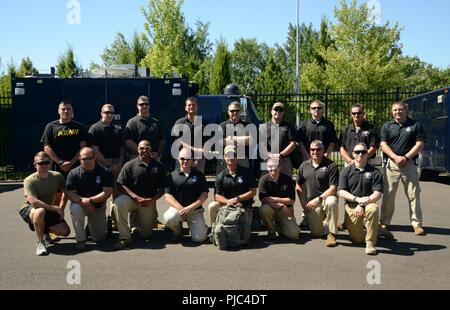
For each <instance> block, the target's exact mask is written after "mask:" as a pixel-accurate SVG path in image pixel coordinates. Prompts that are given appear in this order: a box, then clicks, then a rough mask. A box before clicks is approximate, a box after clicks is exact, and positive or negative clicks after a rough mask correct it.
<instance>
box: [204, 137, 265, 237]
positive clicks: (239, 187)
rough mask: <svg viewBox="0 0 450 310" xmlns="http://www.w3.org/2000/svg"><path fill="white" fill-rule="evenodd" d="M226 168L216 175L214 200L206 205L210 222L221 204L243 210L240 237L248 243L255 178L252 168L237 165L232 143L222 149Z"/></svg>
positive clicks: (215, 216) (255, 186)
mask: <svg viewBox="0 0 450 310" xmlns="http://www.w3.org/2000/svg"><path fill="white" fill-rule="evenodd" d="M223 154H224V157H225V163H226V168H225V169H224V170H223V171H222V172H220V173H219V174H218V175H217V177H216V183H215V195H214V200H215V201H213V202H211V203H210V204H209V205H208V213H209V217H210V220H211V223H214V222H215V221H216V218H217V214H218V213H219V208H220V207H221V206H226V205H233V206H235V207H240V208H243V209H244V210H245V213H244V214H243V221H242V222H241V225H242V226H241V229H242V233H241V237H242V240H244V244H250V237H251V229H250V228H251V225H252V217H253V211H252V204H253V197H254V196H255V195H256V188H257V184H256V179H255V177H254V174H253V172H252V170H250V169H249V168H247V167H243V166H240V165H238V158H237V151H236V147H235V146H234V145H227V146H226V147H225V149H224V151H223Z"/></svg>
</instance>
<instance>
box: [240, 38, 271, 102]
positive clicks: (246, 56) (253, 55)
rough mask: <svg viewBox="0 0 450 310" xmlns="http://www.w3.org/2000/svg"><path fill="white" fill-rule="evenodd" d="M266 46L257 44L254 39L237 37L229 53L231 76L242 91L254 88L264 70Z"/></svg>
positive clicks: (246, 91) (248, 91)
mask: <svg viewBox="0 0 450 310" xmlns="http://www.w3.org/2000/svg"><path fill="white" fill-rule="evenodd" d="M268 49H269V48H268V46H267V45H266V44H258V42H257V41H256V39H243V38H241V39H239V40H238V41H236V42H235V43H234V49H233V52H232V53H231V59H232V61H231V77H232V80H233V83H235V84H237V85H238V86H239V88H240V90H241V92H242V93H250V92H252V91H254V90H255V84H256V79H257V78H258V76H259V75H260V74H261V73H262V72H263V71H264V67H265V65H266V61H267V57H268Z"/></svg>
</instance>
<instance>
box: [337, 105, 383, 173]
mask: <svg viewBox="0 0 450 310" xmlns="http://www.w3.org/2000/svg"><path fill="white" fill-rule="evenodd" d="M350 114H351V118H352V123H351V124H349V125H348V126H347V127H345V128H344V129H342V132H341V135H340V137H339V145H340V146H341V147H340V149H339V151H340V153H341V156H342V158H343V159H344V160H345V164H346V166H349V165H351V164H353V162H354V158H353V157H352V151H353V148H354V147H355V145H356V144H357V143H360V142H362V143H365V144H366V145H367V146H369V150H368V153H367V156H368V158H369V159H374V158H375V156H376V152H377V148H378V146H379V144H380V141H379V140H380V139H379V137H378V133H377V130H376V129H375V127H374V126H373V125H372V124H370V123H369V122H367V121H366V120H365V119H364V115H365V113H364V107H363V105H362V104H360V103H356V104H354V105H353V106H352V108H351V111H350Z"/></svg>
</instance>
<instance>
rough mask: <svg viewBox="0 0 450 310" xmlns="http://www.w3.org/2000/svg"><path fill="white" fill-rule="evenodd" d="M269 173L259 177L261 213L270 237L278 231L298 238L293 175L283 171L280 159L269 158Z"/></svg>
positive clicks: (292, 237)
mask: <svg viewBox="0 0 450 310" xmlns="http://www.w3.org/2000/svg"><path fill="white" fill-rule="evenodd" d="M267 169H268V170H269V173H267V174H266V175H264V176H263V177H262V178H261V179H259V185H258V188H259V200H260V201H261V207H260V208H259V214H260V216H261V219H262V220H263V222H264V224H265V226H266V227H267V229H268V236H269V239H275V238H276V232H275V231H278V234H280V235H283V236H284V237H286V238H288V239H291V240H298V238H299V235H300V229H299V227H298V226H297V223H296V221H295V216H294V203H295V185H294V181H293V180H292V177H290V176H288V175H286V174H283V173H281V172H280V171H281V169H280V165H279V161H278V160H276V159H273V158H269V160H268V161H267Z"/></svg>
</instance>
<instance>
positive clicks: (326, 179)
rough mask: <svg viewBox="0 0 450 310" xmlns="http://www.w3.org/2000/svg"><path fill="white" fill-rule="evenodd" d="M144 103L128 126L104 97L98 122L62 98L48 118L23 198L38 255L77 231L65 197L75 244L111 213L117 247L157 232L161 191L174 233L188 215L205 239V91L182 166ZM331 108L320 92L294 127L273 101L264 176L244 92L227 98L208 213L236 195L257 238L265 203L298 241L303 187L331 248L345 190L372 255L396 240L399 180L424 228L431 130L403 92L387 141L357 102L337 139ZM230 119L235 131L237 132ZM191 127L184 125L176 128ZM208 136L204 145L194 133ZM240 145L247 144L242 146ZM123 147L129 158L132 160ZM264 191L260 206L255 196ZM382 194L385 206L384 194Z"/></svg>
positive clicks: (192, 109)
mask: <svg viewBox="0 0 450 310" xmlns="http://www.w3.org/2000/svg"><path fill="white" fill-rule="evenodd" d="M137 109H138V113H137V115H136V116H135V117H133V118H131V119H130V120H129V121H128V122H127V124H126V127H125V128H124V129H123V130H121V129H120V127H117V126H114V124H113V122H112V121H113V118H114V113H115V111H114V107H113V106H112V105H111V104H105V105H103V106H102V108H101V113H100V116H101V118H100V120H99V121H98V122H97V123H95V124H93V125H92V126H91V127H90V129H89V130H88V131H86V130H85V128H84V126H83V125H82V124H81V123H78V122H76V121H74V120H73V119H72V118H73V108H72V105H71V103H70V102H69V101H62V102H61V103H60V104H59V107H58V113H59V116H60V117H59V119H58V120H55V121H53V122H51V123H49V124H47V126H46V128H45V130H44V133H43V136H42V142H43V144H44V150H43V151H40V152H38V153H37V154H36V155H35V156H34V166H35V168H36V172H35V173H33V174H32V175H30V176H28V177H27V178H26V179H25V180H24V192H25V201H24V203H23V206H22V208H21V210H20V215H21V216H22V218H23V219H24V221H25V222H26V223H27V224H28V225H29V227H30V229H31V230H33V231H36V236H37V239H38V244H37V249H36V254H37V255H46V254H48V249H47V247H48V243H49V242H51V241H52V240H51V239H52V238H51V236H52V235H56V236H67V235H68V234H69V233H70V229H69V226H68V225H67V223H66V222H65V220H64V208H65V206H66V204H67V201H68V200H69V201H70V205H69V209H70V213H71V217H72V222H73V227H74V230H75V235H76V241H77V243H76V245H75V247H76V248H77V249H78V250H83V249H85V248H86V239H87V231H88V232H89V234H90V235H91V238H92V240H93V241H96V242H101V241H103V240H105V239H106V237H107V220H106V219H107V217H108V216H110V217H112V218H113V219H114V222H115V225H116V227H117V230H118V231H119V241H118V242H117V243H116V244H115V245H114V248H115V249H116V250H121V249H125V248H128V247H129V246H130V245H131V244H132V235H135V236H137V237H140V238H143V239H149V238H150V237H151V235H152V232H153V228H154V226H155V223H156V222H157V218H158V212H157V208H156V203H157V201H158V200H159V199H160V198H161V197H162V196H164V200H165V202H166V203H167V204H168V205H169V208H168V210H167V211H165V212H164V214H163V219H164V223H165V225H166V227H168V228H169V229H170V230H171V231H172V233H173V235H172V241H173V242H179V241H180V239H181V237H182V232H183V230H182V224H183V222H184V221H186V222H187V224H188V227H189V231H190V235H191V238H192V240H193V241H194V242H198V243H202V242H204V241H205V240H206V239H207V237H208V236H207V235H208V227H207V225H206V222H205V218H204V216H203V213H204V209H203V205H204V203H205V201H206V200H207V198H208V193H209V190H208V185H207V182H206V178H205V175H204V170H205V156H204V154H205V152H207V150H205V148H204V145H205V140H206V139H204V136H203V128H204V125H203V124H202V123H201V122H200V123H199V122H198V119H197V118H196V117H197V116H198V115H199V103H198V101H197V99H196V98H194V97H190V98H188V99H187V100H186V103H185V111H186V116H185V117H183V118H181V119H179V120H178V121H177V122H176V123H175V124H176V125H177V124H178V126H181V128H182V129H186V130H188V131H189V135H188V136H189V137H190V138H189V139H181V140H182V141H181V143H180V147H179V148H178V154H177V155H176V156H175V155H173V156H174V157H176V166H175V169H174V171H172V172H170V173H166V169H165V167H164V165H163V164H162V163H161V161H160V152H161V151H162V150H163V149H164V147H165V138H164V134H163V131H162V130H161V127H160V125H159V124H158V121H157V120H156V119H154V118H153V117H151V116H150V102H149V100H148V98H147V97H146V96H140V97H139V98H138V100H137ZM323 109H324V105H323V103H322V102H320V101H319V100H315V101H313V102H312V103H311V104H310V111H311V118H310V119H308V120H305V121H304V122H303V123H302V124H301V126H300V128H298V130H296V129H295V127H294V126H293V125H292V124H290V123H288V122H287V121H285V120H284V112H285V110H284V104H283V103H281V102H276V103H275V104H273V106H272V109H271V116H272V117H271V120H269V121H268V122H266V123H264V124H261V125H260V126H259V127H260V130H259V132H260V133H261V132H264V133H267V136H268V137H271V138H268V139H267V145H266V151H267V156H265V158H264V167H265V169H264V170H267V171H266V172H267V173H265V174H264V175H262V176H261V178H259V182H257V179H256V177H255V174H254V173H253V171H252V169H250V165H249V158H250V157H249V155H250V145H251V144H252V143H254V139H255V137H253V136H252V135H251V134H250V133H249V131H248V130H246V129H245V128H247V125H249V124H248V123H247V122H246V121H244V120H243V119H241V116H240V110H241V106H240V104H239V102H232V103H230V104H229V106H228V116H229V119H228V120H226V121H224V122H222V123H221V124H220V128H222V130H221V134H222V138H223V139H221V142H223V146H224V147H223V159H221V160H219V166H221V169H220V170H218V172H217V175H216V180H215V194H214V201H213V202H211V203H210V204H209V205H208V206H207V216H209V219H210V222H211V223H213V222H215V221H216V217H217V214H218V212H219V208H221V207H223V206H229V205H232V206H235V207H237V208H243V210H244V212H243V220H242V221H241V233H242V240H244V243H245V244H249V243H250V242H251V226H252V219H253V213H254V212H258V213H259V215H260V218H261V220H262V222H263V223H264V225H265V227H266V228H267V230H268V238H270V239H275V238H278V236H277V233H278V235H279V236H283V237H285V238H288V239H291V240H296V239H298V238H299V235H300V227H299V225H298V224H297V221H296V219H295V216H294V210H293V207H294V203H295V200H296V193H297V196H298V198H299V201H300V205H301V207H302V209H303V215H302V216H303V217H304V218H305V219H306V220H307V223H308V226H309V229H310V231H311V235H313V236H316V237H320V236H326V241H325V245H326V246H327V247H334V246H336V245H337V242H336V234H337V232H338V230H339V226H340V225H339V224H338V217H339V207H338V200H339V198H342V199H343V200H344V201H345V220H344V226H345V228H346V229H347V230H348V232H349V234H350V239H351V240H352V241H353V242H355V243H365V244H366V248H365V252H366V254H368V255H373V254H376V252H377V250H376V248H375V245H376V242H377V238H378V236H384V237H386V238H393V235H392V233H391V232H390V231H389V224H390V222H391V219H392V216H393V213H394V208H395V194H396V191H397V188H398V184H399V181H400V180H401V181H402V183H403V184H404V187H405V192H406V194H407V196H408V203H409V207H410V218H411V224H412V226H413V228H414V232H415V234H416V235H424V234H425V231H424V230H423V227H422V213H421V207H420V188H419V181H418V174H417V169H416V159H417V156H418V153H419V152H420V151H421V149H422V148H423V145H424V140H425V135H424V132H423V129H422V126H421V125H420V124H419V123H418V122H416V121H414V120H413V119H411V118H409V117H408V116H407V106H406V105H405V104H404V103H403V102H396V103H394V104H393V105H392V114H393V119H392V121H389V122H387V123H385V124H384V125H383V127H382V129H381V139H380V137H379V135H378V133H377V130H376V128H374V126H372V125H371V124H369V123H368V122H367V121H366V120H365V119H364V107H363V106H362V105H361V104H355V105H353V106H352V108H351V111H350V112H351V118H352V123H351V124H349V125H348V126H347V127H345V128H344V129H343V130H342V133H341V135H340V137H339V139H338V138H337V135H336V132H335V129H334V125H333V123H332V122H331V121H329V120H327V119H326V118H325V117H323V115H322V114H323ZM239 125H241V126H239ZM230 126H231V128H232V129H233V128H235V130H234V129H233V130H229V128H230ZM174 127H175V126H174ZM261 128H262V129H261ZM182 131H183V130H181V131H180V130H178V131H177V132H178V135H179V137H182V134H181V132H182ZM199 134H200V135H201V138H200V145H199V143H198V142H196V143H194V140H195V139H194V138H195V137H197V138H196V139H197V140H198V135H199ZM274 136H276V139H274ZM183 137H186V136H183ZM197 140H196V141H197ZM380 140H381V142H380ZM337 145H339V146H340V149H339V151H340V153H341V156H342V158H343V159H344V160H345V167H344V169H343V170H342V171H341V173H339V170H338V168H337V165H336V163H334V162H333V161H332V160H331V159H330V158H329V157H330V155H331V153H332V152H333V151H335V148H336V146H337ZM379 146H381V150H382V151H383V153H384V154H385V156H386V162H385V165H384V168H383V169H384V170H385V173H384V174H383V173H382V172H381V171H380V170H379V169H377V168H375V167H374V166H373V165H371V162H370V160H372V159H373V158H374V157H375V155H376V151H377V149H378V147H379ZM242 148H243V149H244V154H242V153H241V152H240V149H242ZM296 149H298V150H300V151H301V153H302V155H303V157H304V161H303V163H302V164H301V165H300V167H299V168H298V175H297V176H296V184H295V182H294V180H293V178H292V170H293V169H292V168H293V166H292V162H291V159H290V158H291V155H292V154H293V152H294V150H296ZM126 153H128V158H130V160H129V161H127V162H126V163H125V158H126ZM220 164H221V165H220ZM257 193H259V200H260V201H261V206H259V207H257V206H253V204H254V197H255V196H256V194H257ZM383 193H384V195H383ZM382 196H383V201H382V203H381V207H380V208H378V206H377V204H376V202H377V201H378V200H380V199H381V197H382ZM109 197H112V203H111V206H110V208H108V206H107V203H106V202H107V200H108V198H109ZM379 210H380V211H379ZM86 217H87V218H88V225H87V227H85V218H86Z"/></svg>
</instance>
